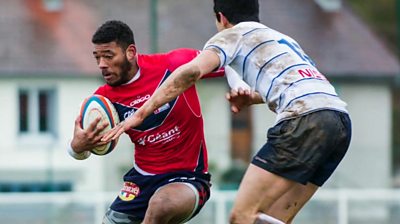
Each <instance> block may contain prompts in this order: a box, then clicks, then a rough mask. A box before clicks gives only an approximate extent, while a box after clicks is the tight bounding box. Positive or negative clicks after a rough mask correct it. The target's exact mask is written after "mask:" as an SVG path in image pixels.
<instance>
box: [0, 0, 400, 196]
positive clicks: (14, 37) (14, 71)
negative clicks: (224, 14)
mask: <svg viewBox="0 0 400 224" xmlns="http://www.w3.org/2000/svg"><path fill="white" fill-rule="evenodd" d="M332 2H333V5H332ZM151 3H157V1H150V0H148V1H144V0H119V1H106V0H13V1H6V0H0V6H1V7H0V40H1V41H0V102H2V105H5V106H6V107H5V108H3V109H4V110H3V111H2V113H1V114H2V115H3V116H0V124H2V125H1V126H0V133H1V134H0V142H1V143H0V153H1V155H0V191H3V192H9V191H30V190H32V191H34V190H37V191H42V190H43V191H45V190H49V189H50V190H72V191H110V190H111V191H117V190H118V189H119V187H120V184H121V180H120V179H121V176H122V175H123V174H124V173H125V172H126V171H127V170H128V169H129V168H130V167H131V166H132V163H133V161H132V158H133V146H132V145H131V144H130V142H129V140H128V139H127V138H126V137H124V138H122V139H121V141H120V142H119V144H118V146H117V149H116V150H115V151H114V152H112V153H111V154H109V155H107V156H104V157H100V156H95V155H92V156H91V157H90V158H89V159H87V160H85V161H77V160H74V159H72V158H71V157H69V156H68V155H67V153H66V146H67V144H68V142H69V140H70V139H71V137H72V133H73V125H74V119H75V118H76V116H77V113H78V108H79V105H80V102H81V101H82V100H83V99H84V98H85V97H87V96H88V95H90V94H91V93H92V92H93V91H94V90H95V89H96V88H97V86H99V85H102V83H103V80H102V78H101V76H100V73H99V71H98V69H97V65H96V63H95V60H94V59H93V56H92V45H91V41H90V40H91V35H92V34H93V32H94V31H95V30H96V28H97V27H98V26H99V25H100V24H102V23H103V22H105V21H106V20H109V19H118V20H122V21H125V22H126V23H127V24H129V25H130V26H131V27H132V29H133V31H134V34H135V40H136V44H137V46H138V50H139V52H141V53H150V52H151V51H152V49H154V45H155V44H156V45H157V48H158V50H159V51H168V50H171V49H174V48H180V47H191V48H198V49H201V48H202V46H203V44H204V43H205V41H206V40H208V38H210V37H211V36H212V35H213V34H214V33H215V32H216V28H215V25H214V17H213V11H212V1H196V0H190V1H189V0H162V1H158V5H157V6H156V5H151ZM260 3H261V8H260V12H261V20H262V22H263V23H265V24H266V25H267V26H269V27H271V28H274V29H277V30H279V31H281V32H283V33H286V34H288V35H290V36H292V37H293V38H295V39H296V40H298V42H299V43H300V44H301V45H302V47H303V48H304V50H305V51H306V52H307V53H308V54H309V55H310V56H311V57H312V58H313V59H314V61H315V62H316V63H317V66H318V68H319V69H320V71H321V72H322V73H324V74H325V75H326V76H327V78H328V79H330V80H331V81H332V82H333V84H334V85H335V87H336V89H337V91H338V93H339V95H341V96H342V98H343V99H344V100H345V101H346V102H347V103H348V105H349V106H348V109H349V111H350V113H351V117H352V120H353V140H352V143H351V147H350V151H349V153H348V155H347V156H346V158H345V159H344V161H343V163H342V164H341V166H340V167H339V169H338V171H337V172H336V173H335V175H334V176H333V178H332V179H331V180H330V181H329V183H328V184H327V185H328V186H329V187H352V188H353V187H354V188H374V187H383V188H387V187H391V186H392V181H393V178H394V176H393V174H392V173H393V172H392V171H393V170H394V169H395V167H394V166H395V165H396V164H394V163H392V153H393V152H392V150H393V148H394V147H393V144H392V142H393V128H394V127H397V128H399V126H398V125H397V126H396V125H394V124H393V118H392V117H393V107H394V106H393V105H394V104H393V102H394V100H395V98H394V91H395V89H396V88H398V81H399V80H398V76H399V75H400V74H399V73H400V65H399V60H398V59H397V58H396V57H395V56H394V55H393V54H392V53H391V51H390V49H387V48H386V47H385V44H384V43H383V42H382V41H380V39H379V38H378V37H377V36H376V35H375V34H374V33H372V32H371V31H370V29H369V28H368V27H367V26H366V25H365V24H364V23H363V22H362V21H360V19H359V18H358V17H357V16H355V15H354V13H353V12H352V11H351V10H350V9H349V8H348V7H347V5H346V4H345V2H341V1H338V0H337V1H323V0H320V1H312V0H260ZM152 7H155V8H156V9H157V11H158V21H152V20H151V17H150V14H151V10H152V9H154V8H152ZM157 26H158V30H157V31H158V32H157V33H158V37H157V38H154V36H152V33H153V32H154V27H157ZM154 41H157V42H154ZM198 87H199V92H200V94H201V102H202V105H203V114H204V118H205V129H206V138H207V142H208V148H209V160H210V165H211V168H212V172H213V173H214V176H215V177H216V180H219V179H220V178H221V177H222V176H223V173H224V172H225V171H228V170H229V169H230V167H231V166H232V165H235V166H236V165H237V164H236V163H233V162H232V161H233V160H232V158H234V159H235V160H236V161H245V162H246V161H248V160H249V157H250V156H251V155H252V154H253V153H254V152H255V151H257V150H258V148H260V147H261V146H262V144H263V143H264V141H265V136H266V131H267V128H268V127H270V126H271V125H272V124H273V123H274V119H275V116H274V114H272V113H271V112H269V111H268V109H267V107H266V106H263V105H257V106H254V107H252V108H251V109H250V110H249V111H247V113H245V114H244V115H242V116H241V117H233V118H232V116H231V114H230V111H229V106H228V104H227V102H226V101H225V99H224V93H225V91H226V90H227V85H226V84H225V82H224V80H223V79H215V80H204V81H202V82H200V83H199V85H198ZM243 152H244V153H243ZM397 166H398V164H397ZM225 173H226V172H225ZM216 185H217V186H218V185H219V183H218V181H216Z"/></svg>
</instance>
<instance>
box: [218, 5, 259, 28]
mask: <svg viewBox="0 0 400 224" xmlns="http://www.w3.org/2000/svg"><path fill="white" fill-rule="evenodd" d="M219 12H222V14H224V16H225V17H226V18H227V19H228V20H229V22H230V23H232V24H234V25H235V24H238V23H240V22H246V21H254V22H260V19H259V4H258V0H214V13H215V15H216V17H217V20H218V21H220V17H219V15H218V13H219Z"/></svg>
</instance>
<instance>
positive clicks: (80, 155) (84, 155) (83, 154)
mask: <svg viewBox="0 0 400 224" xmlns="http://www.w3.org/2000/svg"><path fill="white" fill-rule="evenodd" d="M67 152H68V154H69V155H70V156H71V157H72V158H74V159H76V160H85V159H87V158H89V156H90V155H91V152H89V151H84V152H81V153H76V152H75V151H74V150H73V149H72V147H71V142H69V143H68V146H67Z"/></svg>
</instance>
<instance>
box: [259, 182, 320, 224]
mask: <svg viewBox="0 0 400 224" xmlns="http://www.w3.org/2000/svg"><path fill="white" fill-rule="evenodd" d="M317 190H318V186H317V185H314V184H312V183H308V184H306V185H303V184H299V183H296V184H294V186H292V188H290V190H289V191H287V192H286V193H285V194H283V195H282V196H281V197H280V198H278V199H277V200H276V201H275V202H274V203H273V204H272V206H271V207H270V208H269V209H268V210H265V211H263V212H264V213H266V214H268V215H271V216H273V217H275V218H277V219H279V220H283V221H284V222H285V223H290V222H291V221H292V220H293V218H294V217H295V216H296V214H297V213H298V212H299V211H300V209H301V208H302V207H303V206H304V205H305V204H306V203H307V201H309V200H310V198H311V197H312V196H313V195H314V193H315V192H316V191H317Z"/></svg>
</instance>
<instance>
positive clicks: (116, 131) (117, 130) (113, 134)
mask: <svg viewBox="0 0 400 224" xmlns="http://www.w3.org/2000/svg"><path fill="white" fill-rule="evenodd" d="M124 132H125V122H121V123H119V124H118V125H117V126H115V127H114V128H113V129H111V130H110V131H108V132H107V133H105V134H104V135H103V137H102V138H101V141H103V142H109V141H112V140H116V139H117V138H118V137H119V136H120V135H122V133H124Z"/></svg>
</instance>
